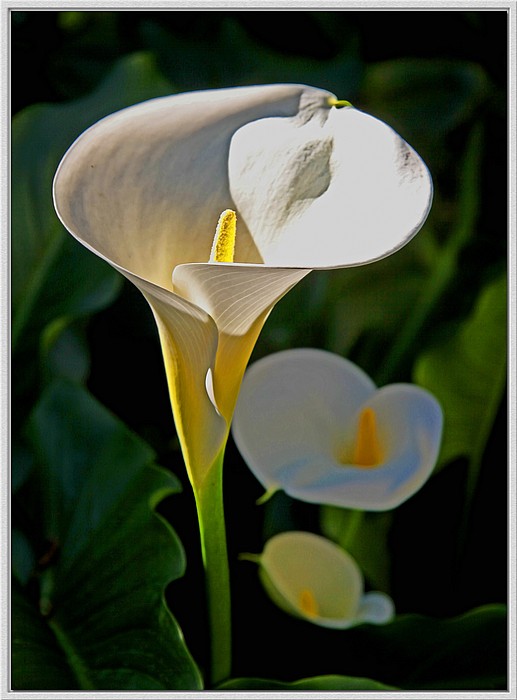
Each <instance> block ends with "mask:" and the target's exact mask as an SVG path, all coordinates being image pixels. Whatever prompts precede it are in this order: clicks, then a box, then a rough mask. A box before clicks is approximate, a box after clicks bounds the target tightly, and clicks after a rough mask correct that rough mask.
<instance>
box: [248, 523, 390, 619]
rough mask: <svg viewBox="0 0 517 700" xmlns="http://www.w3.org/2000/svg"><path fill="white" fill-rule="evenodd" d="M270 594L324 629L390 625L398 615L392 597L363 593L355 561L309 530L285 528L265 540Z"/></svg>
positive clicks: (263, 572) (264, 575)
mask: <svg viewBox="0 0 517 700" xmlns="http://www.w3.org/2000/svg"><path fill="white" fill-rule="evenodd" d="M243 558H244V559H246V558H250V559H252V560H256V561H257V562H258V564H259V565H260V578H261V580H262V583H263V585H264V588H265V589H266V591H267V593H268V595H269V596H270V598H271V599H272V600H273V602H274V603H276V604H277V605H278V606H279V607H280V608H282V610H284V611H285V612H287V613H289V614H291V615H293V616H295V617H301V618H303V619H305V620H307V621H308V622H312V623H313V624H315V625H320V626H321V627H329V628H333V629H347V628H349V627H354V626H355V625H360V624H363V623H367V622H369V623H371V624H377V625H380V624H385V623H387V622H390V621H391V620H392V619H393V617H394V614H395V607H394V605H393V601H392V600H391V598H390V597H389V596H388V595H386V594H385V593H381V592H380V591H370V592H368V593H365V592H364V579H363V575H362V573H361V570H360V569H359V566H358V565H357V563H356V561H355V560H354V559H353V558H352V557H351V556H350V554H348V552H346V551H345V550H344V549H342V548H341V547H338V545H336V544H334V543H333V542H331V541H330V540H327V539H326V538H324V537H320V536H319V535H314V534H312V533H310V532H299V531H292V532H282V533H281V534H279V535H275V536H274V537H272V538H271V539H270V540H268V541H267V542H266V545H265V547H264V551H263V552H262V554H260V555H259V556H254V555H251V556H248V557H246V555H244V556H243Z"/></svg>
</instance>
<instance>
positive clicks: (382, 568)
mask: <svg viewBox="0 0 517 700" xmlns="http://www.w3.org/2000/svg"><path fill="white" fill-rule="evenodd" d="M391 521H392V513H391V512H384V513H366V512H363V511H354V510H348V509H346V508H335V507H333V506H323V507H322V508H321V510H320V522H321V529H322V531H323V534H324V535H326V536H327V537H328V538H329V539H331V540H333V541H334V542H336V543H337V544H339V545H340V546H341V547H342V548H343V549H344V550H346V551H347V552H348V553H349V554H351V555H352V556H353V557H354V559H355V560H356V561H357V563H358V564H359V568H360V569H361V571H362V572H363V574H364V575H365V577H366V579H367V580H368V582H369V584H370V586H371V587H372V588H375V589H378V590H380V591H384V592H385V593H389V592H390V553H389V550H388V533H389V528H390V525H391Z"/></svg>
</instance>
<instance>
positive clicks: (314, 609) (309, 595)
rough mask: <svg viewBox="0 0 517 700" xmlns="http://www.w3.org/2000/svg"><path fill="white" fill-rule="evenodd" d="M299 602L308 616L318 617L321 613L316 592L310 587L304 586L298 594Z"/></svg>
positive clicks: (301, 608)
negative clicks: (315, 595)
mask: <svg viewBox="0 0 517 700" xmlns="http://www.w3.org/2000/svg"><path fill="white" fill-rule="evenodd" d="M298 604H299V606H300V610H301V611H302V612H303V614H304V615H307V617H317V616H318V614H319V609H318V603H317V602H316V598H315V597H314V593H313V592H312V591H311V590H310V588H303V589H302V590H301V591H300V595H299V596H298Z"/></svg>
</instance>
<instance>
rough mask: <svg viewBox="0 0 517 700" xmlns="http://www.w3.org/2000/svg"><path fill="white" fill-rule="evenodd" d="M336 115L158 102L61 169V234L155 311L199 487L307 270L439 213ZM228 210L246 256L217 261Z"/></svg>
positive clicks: (351, 114)
mask: <svg viewBox="0 0 517 700" xmlns="http://www.w3.org/2000/svg"><path fill="white" fill-rule="evenodd" d="M336 104H337V103H336V100H335V98H334V96H333V95H331V94H330V93H328V92H326V91H324V90H319V89H316V88H312V87H307V86H304V85H265V86H255V87H243V88H230V89H224V90H210V91H200V92H194V93H185V94H180V95H174V96H171V97H165V98H159V99H155V100H150V101H148V102H144V103H142V104H139V105H135V106H133V107H130V108H128V109H124V110H122V111H120V112H117V113H115V114H113V115H111V116H109V117H106V118H105V119H103V120H101V121H100V122H98V123H97V124H95V125H93V126H92V127H91V128H90V129H88V130H87V131H86V132H85V133H83V134H82V135H81V136H80V137H79V138H78V140H77V141H76V142H75V143H74V144H73V145H72V146H71V148H70V149H69V150H68V152H67V153H66V155H65V156H64V158H63V160H62V162H61V164H60V166H59V169H58V171H57V174H56V177H55V181H54V201H55V206H56V210H57V212H58V215H59V217H60V219H61V221H62V222H63V224H64V225H65V226H66V228H67V229H68V230H69V231H70V232H71V233H72V234H73V235H74V236H75V237H76V238H77V239H78V240H79V241H80V242H81V243H82V244H83V245H85V246H86V247H87V248H89V249H90V250H92V251H93V252H94V253H95V254H97V255H99V256H100V257H101V258H103V259H104V260H106V261H107V262H108V263H110V264H111V265H113V266H114V267H115V268H116V269H117V270H119V271H120V272H121V273H122V274H123V275H125V276H126V277H127V278H128V279H129V280H131V281H132V282H133V283H134V284H135V285H136V286H137V287H138V288H139V289H140V290H141V292H142V293H143V295H144V296H145V298H146V299H147V301H148V302H149V304H150V306H151V308H152V311H153V313H154V316H155V319H156V323H157V325H158V329H159V333H160V340H161V345H162V350H163V355H164V358H165V365H166V370H167V376H168V382H169V389H170V395H171V400H172V405H173V411H174V416H175V420H176V426H177V430H178V435H179V438H180V442H181V445H182V450H183V454H184V457H185V461H186V464H187V469H188V471H189V475H190V478H191V481H192V482H193V483H196V484H197V485H198V486H200V485H201V484H202V483H203V481H204V479H205V477H206V475H207V473H208V471H209V470H210V467H211V465H212V464H213V463H214V460H216V459H217V457H218V455H220V454H221V450H222V449H223V448H224V445H225V442H226V439H227V436H228V430H229V425H230V421H231V418H232V414H233V410H234V406H235V401H236V398H237V394H238V391H239V386H240V383H241V379H242V376H243V373H244V370H245V367H246V364H247V362H248V359H249V356H250V354H251V351H252V349H253V346H254V344H255V342H256V339H257V336H258V334H259V332H260V330H261V328H262V325H263V324H264V322H265V320H266V318H267V316H268V314H269V313H270V311H271V309H272V307H273V306H274V304H275V303H276V302H277V301H278V300H279V299H280V298H281V297H282V296H283V295H284V294H285V293H286V292H287V291H288V290H289V289H291V288H292V287H293V286H294V285H295V284H296V283H297V282H298V281H299V280H301V279H302V278H303V277H304V276H305V275H307V274H308V272H309V271H310V270H311V269H314V268H334V267H344V266H348V265H360V264H364V263H367V262H370V261H371V260H376V259H378V258H381V257H384V256H386V255H389V254H390V253H392V252H393V251H395V250H397V249H398V248H400V247H401V246H403V245H404V244H405V243H406V242H407V241H408V240H409V239H410V238H411V237H412V236H413V235H414V234H415V233H416V232H417V231H418V230H419V228H420V227H421V226H422V224H423V222H424V220H425V218H426V216H427V213H428V211H429V208H430V204H431V199H432V183H431V178H430V176H429V173H428V170H427V168H426V166H425V165H424V163H423V162H422V160H421V159H420V157H419V156H418V155H417V154H416V153H415V151H414V150H413V149H412V148H411V147H410V146H408V145H407V144H406V142H405V141H404V140H403V139H402V138H400V136H398V135H397V134H396V133H395V132H394V131H393V130H392V129H391V128H390V127H388V126H387V125H385V124H384V123H383V122H381V121H379V120H377V119H374V118H373V117H371V116H369V115H367V114H364V113H363V112H360V111H358V110H355V109H353V108H352V107H345V108H342V109H338V108H337V107H336V106H335V105H336ZM226 209H232V210H234V211H236V213H237V236H236V241H235V254H234V255H232V256H230V258H227V257H224V258H221V259H217V258H216V259H215V260H211V261H210V252H211V249H212V244H213V238H214V230H215V226H216V223H217V221H218V218H219V215H220V214H221V212H222V211H224V210H226ZM135 361H136V358H135Z"/></svg>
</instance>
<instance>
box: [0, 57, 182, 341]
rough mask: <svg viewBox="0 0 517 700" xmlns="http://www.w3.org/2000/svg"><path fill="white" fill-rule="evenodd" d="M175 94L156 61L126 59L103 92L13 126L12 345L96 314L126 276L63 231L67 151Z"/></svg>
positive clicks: (35, 110)
mask: <svg viewBox="0 0 517 700" xmlns="http://www.w3.org/2000/svg"><path fill="white" fill-rule="evenodd" d="M169 92H171V88H170V86H169V85H168V84H167V83H166V82H165V81H164V79H163V78H162V77H161V76H160V75H159V74H158V73H157V71H156V68H155V66H154V63H153V61H152V59H151V58H150V57H149V56H148V55H146V54H136V55H133V56H129V57H126V58H124V59H123V60H121V61H120V62H119V63H118V64H116V66H115V68H114V69H113V71H112V72H111V73H110V74H109V76H108V77H107V78H106V80H104V82H103V83H102V84H101V85H100V87H99V88H98V89H97V90H96V91H95V92H93V93H92V94H91V95H89V96H88V97H84V98H81V99H78V100H75V101H73V102H69V103H63V104H56V105H49V104H41V105H35V106H32V107H28V108H27V109H25V110H24V111H23V112H21V113H19V114H17V115H16V117H15V118H14V120H13V125H12V177H11V182H12V210H11V211H12V239H11V258H12V266H11V294H12V314H13V331H12V336H13V346H16V343H17V342H18V340H19V339H20V337H21V335H22V333H25V332H27V330H28V328H29V327H30V329H31V331H32V333H33V334H34V333H37V332H40V331H41V330H42V328H43V327H44V325H45V324H46V323H48V322H50V321H51V320H54V319H55V318H57V317H60V316H66V317H74V316H79V315H84V314H87V313H92V312H93V311H95V310H98V309H99V308H102V307H103V306H105V305H106V304H108V303H109V302H110V301H111V300H112V299H113V296H114V294H115V293H116V291H117V290H118V289H119V286H120V278H119V276H118V275H117V274H116V273H115V272H114V271H113V270H112V269H111V268H110V267H109V266H108V265H106V264H104V263H102V262H101V261H100V260H98V259H97V258H96V257H95V256H94V255H91V253H89V252H88V251H86V250H85V249H83V248H82V246H80V245H79V244H77V243H76V242H75V241H74V240H73V239H72V238H71V237H70V236H69V235H68V234H67V233H66V232H65V231H64V229H63V227H62V226H61V224H60V223H59V221H58V219H57V216H56V214H55V212H54V207H53V204H52V180H53V177H54V173H55V171H56V168H57V166H58V163H59V161H60V159H61V157H62V156H63V154H64V153H65V151H66V149H67V148H68V146H70V144H71V143H72V142H73V140H74V139H75V138H76V137H77V136H79V134H80V133H81V132H82V131H83V130H84V129H86V128H87V127H89V126H90V125H91V124H93V123H94V122H95V121H97V120H98V119H100V118H101V117H104V116H106V115H107V114H109V113H111V112H114V111H116V110H117V109H121V108H122V107H125V106H128V105H130V104H133V103H135V102H139V101H142V100H145V99H148V98H151V97H155V96H159V95H164V94H167V93H169Z"/></svg>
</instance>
